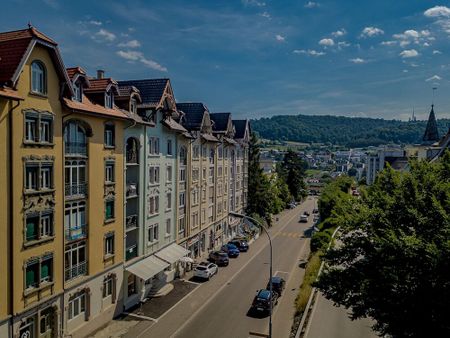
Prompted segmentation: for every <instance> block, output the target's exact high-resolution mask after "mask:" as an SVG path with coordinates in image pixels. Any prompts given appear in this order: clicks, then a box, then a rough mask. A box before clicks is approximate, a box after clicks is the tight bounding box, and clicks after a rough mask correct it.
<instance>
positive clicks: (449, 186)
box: [317, 152, 450, 338]
mask: <svg viewBox="0 0 450 338" xmlns="http://www.w3.org/2000/svg"><path fill="white" fill-rule="evenodd" d="M449 177H450V154H449V153H448V152H447V154H446V155H445V156H444V157H443V158H442V160H441V161H440V162H437V163H428V162H411V164H410V171H409V172H408V173H399V172H396V171H394V170H393V169H391V168H387V169H385V170H384V171H383V172H381V173H379V175H378V176H377V179H376V181H375V183H374V185H373V186H371V187H370V188H369V189H368V190H367V192H366V193H364V194H363V195H362V197H361V198H359V199H357V198H350V199H346V200H343V201H342V202H341V203H340V205H339V206H336V207H335V208H334V209H333V215H335V216H336V217H335V219H336V220H337V224H338V225H340V226H341V230H340V232H341V234H340V244H339V246H337V247H336V248H334V249H332V250H330V251H329V252H328V253H327V254H326V255H325V257H324V258H325V261H326V263H327V268H326V269H325V270H324V273H323V274H322V275H321V277H320V279H319V281H318V282H317V287H318V288H319V289H320V290H321V291H322V292H323V293H324V295H325V296H326V297H327V298H328V299H331V300H333V301H334V302H336V303H337V304H339V305H342V306H344V307H346V308H348V309H350V310H351V317H352V318H353V319H356V318H362V317H371V318H373V319H374V320H375V325H374V329H375V330H376V331H378V332H379V333H380V335H385V334H388V335H390V336H392V337H395V338H396V337H413V338H415V337H417V338H418V337H450V321H449V320H448V313H449V311H448V304H450V180H449Z"/></svg>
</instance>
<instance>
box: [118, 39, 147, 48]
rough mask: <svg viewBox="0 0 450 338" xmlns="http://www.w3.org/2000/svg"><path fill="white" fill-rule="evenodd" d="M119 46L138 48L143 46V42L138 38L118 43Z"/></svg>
mask: <svg viewBox="0 0 450 338" xmlns="http://www.w3.org/2000/svg"><path fill="white" fill-rule="evenodd" d="M117 46H118V47H128V48H137V47H140V46H141V43H140V42H139V41H138V40H130V41H127V42H121V43H119V44H118V45H117Z"/></svg>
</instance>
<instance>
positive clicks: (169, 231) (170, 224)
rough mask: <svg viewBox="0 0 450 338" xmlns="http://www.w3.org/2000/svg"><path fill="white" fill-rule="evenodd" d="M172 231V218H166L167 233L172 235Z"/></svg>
mask: <svg viewBox="0 0 450 338" xmlns="http://www.w3.org/2000/svg"><path fill="white" fill-rule="evenodd" d="M171 232H172V220H171V219H170V218H168V219H166V235H170V233H171Z"/></svg>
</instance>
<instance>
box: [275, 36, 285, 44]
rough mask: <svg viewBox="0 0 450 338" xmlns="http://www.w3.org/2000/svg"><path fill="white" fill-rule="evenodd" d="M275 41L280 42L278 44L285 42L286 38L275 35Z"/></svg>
mask: <svg viewBox="0 0 450 338" xmlns="http://www.w3.org/2000/svg"><path fill="white" fill-rule="evenodd" d="M275 39H277V41H280V42H284V41H286V38H285V37H284V36H282V35H280V34H277V35H275Z"/></svg>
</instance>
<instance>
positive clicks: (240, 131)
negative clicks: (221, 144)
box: [233, 120, 248, 139]
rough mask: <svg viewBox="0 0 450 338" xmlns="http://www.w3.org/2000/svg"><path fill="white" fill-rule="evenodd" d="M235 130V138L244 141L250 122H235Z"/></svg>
mask: <svg viewBox="0 0 450 338" xmlns="http://www.w3.org/2000/svg"><path fill="white" fill-rule="evenodd" d="M233 125H234V128H235V129H236V134H235V135H234V138H236V139H243V138H244V137H245V132H246V130H247V126H248V120H233Z"/></svg>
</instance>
